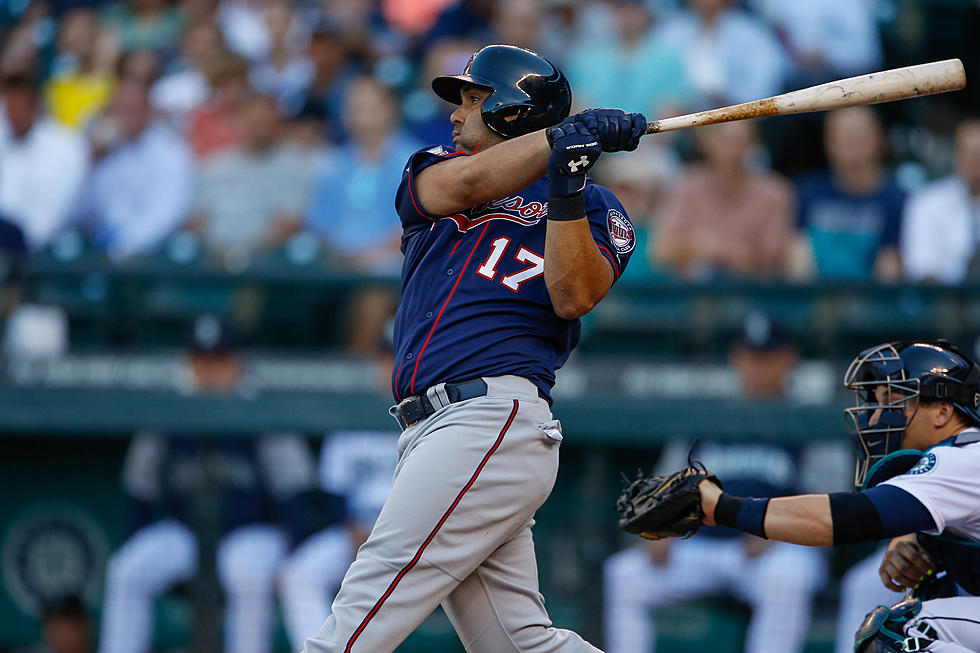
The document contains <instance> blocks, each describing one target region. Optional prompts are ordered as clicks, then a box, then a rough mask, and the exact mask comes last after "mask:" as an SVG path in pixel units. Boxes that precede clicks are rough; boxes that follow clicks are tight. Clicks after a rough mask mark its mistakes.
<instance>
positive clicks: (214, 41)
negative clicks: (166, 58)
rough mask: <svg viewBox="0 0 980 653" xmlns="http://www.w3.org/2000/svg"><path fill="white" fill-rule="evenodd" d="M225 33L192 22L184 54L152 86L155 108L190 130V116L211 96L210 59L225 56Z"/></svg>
mask: <svg viewBox="0 0 980 653" xmlns="http://www.w3.org/2000/svg"><path fill="white" fill-rule="evenodd" d="M221 47H222V45H221V32H219V31H218V28H217V27H215V26H214V24H213V23H209V22H204V23H191V24H190V25H188V26H187V30H186V31H185V32H184V35H183V38H181V41H180V56H179V57H178V58H176V59H175V60H174V61H173V62H172V63H171V65H170V66H168V67H167V69H166V70H165V71H164V74H163V75H162V76H161V77H160V79H158V80H157V81H156V82H154V84H153V87H152V88H151V89H150V101H151V102H152V104H153V108H154V109H156V110H157V111H159V112H161V113H162V114H164V115H166V116H167V117H169V118H170V120H171V122H172V123H173V125H174V126H176V127H177V128H179V129H181V130H184V129H186V127H187V125H186V120H187V116H188V115H189V114H190V113H191V111H193V110H194V109H196V108H197V107H199V106H201V105H202V104H204V103H205V102H206V101H207V100H208V97H209V96H210V95H211V85H210V83H209V81H208V76H207V74H206V70H207V65H208V62H209V61H212V60H214V59H215V58H216V57H219V56H220V55H221V52H222V50H221Z"/></svg>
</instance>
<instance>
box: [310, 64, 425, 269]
mask: <svg viewBox="0 0 980 653" xmlns="http://www.w3.org/2000/svg"><path fill="white" fill-rule="evenodd" d="M346 99H347V102H346V104H345V111H344V124H345V128H346V131H347V132H348V133H349V134H350V140H349V141H348V142H347V143H345V144H343V145H341V146H339V147H338V148H337V149H336V150H335V151H334V152H333V153H332V155H331V156H330V157H329V158H328V160H327V164H326V165H325V166H324V167H323V168H322V169H321V170H320V171H319V173H318V174H317V176H316V181H315V184H314V192H313V195H312V199H311V201H310V205H309V210H308V211H307V214H306V225H307V227H309V228H310V229H312V230H314V231H315V232H316V233H317V234H319V235H320V236H321V237H322V238H323V239H324V241H325V242H326V244H327V246H328V247H329V248H330V250H331V252H333V253H334V254H335V255H337V256H338V257H340V258H341V260H342V261H343V265H344V267H345V268H348V269H350V270H351V271H355V272H369V273H386V274H397V273H398V270H399V268H400V266H401V252H400V251H399V246H400V241H401V226H400V224H399V223H398V220H397V216H395V214H394V212H393V210H392V207H391V198H392V197H393V196H394V192H395V190H396V189H397V188H398V184H399V183H400V181H401V176H402V164H401V163H400V161H402V160H407V159H408V157H409V156H410V155H411V154H412V152H414V151H416V150H418V149H419V148H421V147H422V145H423V144H422V143H420V142H419V141H417V140H415V139H414V138H412V137H411V136H409V135H408V134H406V133H405V132H404V131H402V130H401V129H399V127H398V125H399V124H400V120H399V109H398V99H397V97H396V96H395V94H394V93H393V92H392V91H391V90H390V89H388V88H387V87H386V86H385V85H384V84H382V83H381V82H379V81H377V80H376V79H374V78H372V77H359V78H357V79H356V80H355V81H354V82H353V83H352V84H351V87H350V91H349V93H348V94H347V98H346Z"/></svg>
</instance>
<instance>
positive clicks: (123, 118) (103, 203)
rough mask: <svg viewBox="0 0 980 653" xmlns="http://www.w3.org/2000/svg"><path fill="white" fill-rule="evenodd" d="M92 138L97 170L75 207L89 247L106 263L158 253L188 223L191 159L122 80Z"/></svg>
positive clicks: (143, 94) (143, 97) (138, 88)
mask: <svg viewBox="0 0 980 653" xmlns="http://www.w3.org/2000/svg"><path fill="white" fill-rule="evenodd" d="M90 138H91V142H92V150H93V152H94V153H95V158H96V163H95V165H94V166H93V168H92V172H91V175H90V177H89V179H88V181H87V183H86V185H85V191H84V192H83V194H82V198H81V201H80V205H79V213H80V217H81V219H82V222H83V223H86V224H87V225H88V227H89V229H90V230H91V233H92V240H93V243H94V244H95V246H96V247H97V248H99V249H100V250H102V251H104V252H106V254H108V256H109V257H110V258H112V259H116V260H119V259H124V258H127V257H129V256H134V255H138V254H146V253H149V252H152V251H154V250H155V249H157V248H158V247H159V246H160V245H161V244H162V243H163V241H164V240H165V239H166V238H167V237H168V236H169V235H170V234H172V233H173V232H175V231H177V229H179V228H180V226H181V225H182V224H183V223H184V221H185V220H186V219H187V214H188V211H189V210H190V204H191V199H192V197H193V192H194V155H193V153H192V152H191V150H190V148H189V147H188V146H187V144H186V143H185V142H184V141H183V139H182V138H181V137H180V136H179V134H178V133H177V132H176V131H175V130H174V129H173V128H172V127H171V126H170V125H169V124H168V123H167V122H166V121H165V120H163V119H159V118H155V117H154V115H153V109H152V107H151V106H150V99H149V92H148V89H147V87H146V86H145V85H143V84H140V83H138V82H129V81H124V82H121V83H120V84H119V88H118V89H117V90H116V93H115V96H114V97H113V99H112V102H111V104H110V105H109V107H108V109H107V110H106V111H105V113H104V114H103V115H102V116H100V117H99V118H98V119H96V122H95V124H94V125H93V127H92V130H91V133H90Z"/></svg>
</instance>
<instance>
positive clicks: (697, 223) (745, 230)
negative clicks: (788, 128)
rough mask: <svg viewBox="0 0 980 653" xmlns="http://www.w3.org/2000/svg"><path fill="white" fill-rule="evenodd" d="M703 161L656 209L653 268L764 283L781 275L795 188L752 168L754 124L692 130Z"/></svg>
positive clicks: (693, 276)
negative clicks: (664, 202) (765, 278)
mask: <svg viewBox="0 0 980 653" xmlns="http://www.w3.org/2000/svg"><path fill="white" fill-rule="evenodd" d="M697 142H698V145H699V147H700V149H701V152H702V153H703V155H704V163H702V164H700V165H694V166H692V167H691V168H689V169H688V170H687V172H685V173H684V175H683V176H682V178H681V180H680V182H679V183H678V184H677V186H676V187H675V188H674V189H673V190H672V192H671V193H670V195H669V196H668V197H667V200H666V205H665V206H664V208H663V210H662V211H661V212H660V225H659V237H658V239H657V244H656V248H655V254H656V261H657V263H659V264H661V265H664V266H667V267H669V268H670V269H671V270H672V271H673V272H674V274H675V275H677V276H678V277H681V278H684V279H705V278H711V277H717V276H722V277H724V276H730V277H749V278H764V277H772V276H774V275H777V274H781V273H783V271H784V270H785V267H786V260H787V256H788V254H789V249H790V244H791V242H792V224H793V211H794V197H793V189H792V186H791V185H790V184H789V182H788V181H786V180H785V179H783V178H782V177H780V176H778V175H776V174H774V173H771V172H767V171H761V170H757V169H755V168H754V167H753V166H752V164H751V163H750V162H749V157H750V154H751V153H752V152H753V150H754V149H755V148H757V147H758V141H757V137H756V132H755V126H754V124H753V123H751V122H749V121H739V122H730V123H725V124H721V125H711V126H708V127H701V128H699V129H698V134H697Z"/></svg>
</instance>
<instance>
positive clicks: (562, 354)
mask: <svg viewBox="0 0 980 653" xmlns="http://www.w3.org/2000/svg"><path fill="white" fill-rule="evenodd" d="M432 87H433V90H434V91H435V92H436V94H437V95H439V96H440V97H442V98H444V99H446V100H448V101H449V102H452V103H454V104H457V105H459V106H458V107H457V109H456V110H455V111H453V113H452V115H451V116H450V120H451V122H452V124H453V143H454V144H455V146H456V150H455V151H448V150H446V149H445V148H443V147H433V148H431V149H428V150H422V151H420V152H418V153H416V154H414V155H413V156H412V157H411V158H410V159H409V161H408V164H407V166H406V167H405V172H404V176H403V179H402V184H401V186H400V187H399V189H398V192H397V194H396V198H395V205H396V209H397V211H398V215H399V217H400V218H401V222H402V227H403V236H402V252H403V253H404V255H405V262H404V267H403V270H402V291H401V302H400V304H399V307H398V313H397V315H396V318H395V333H394V345H395V347H394V350H395V358H394V369H393V375H392V389H393V392H394V396H395V400H396V401H397V402H398V403H397V405H395V406H394V407H392V409H391V414H392V416H394V417H395V419H396V420H397V421H398V423H399V424H400V425H401V427H402V429H403V431H402V433H401V436H400V438H399V441H398V455H399V459H398V464H397V467H396V469H395V476H394V483H393V485H392V489H391V494H390V495H389V497H388V500H387V502H386V503H385V506H384V508H383V509H382V510H381V514H380V516H379V517H378V521H377V523H376V524H375V526H374V529H373V530H372V531H371V535H370V536H369V537H368V539H367V541H366V542H365V543H364V545H363V546H361V548H360V549H359V550H358V552H357V558H356V559H355V561H354V563H353V564H352V565H351V567H350V570H349V571H348V572H347V575H346V577H345V578H344V582H343V584H342V585H341V588H340V591H339V592H338V594H337V597H336V598H335V599H334V602H333V606H332V614H331V615H330V617H329V618H328V619H327V620H326V622H325V623H324V625H323V627H322V628H321V629H320V632H319V633H318V634H316V635H315V636H313V637H311V638H310V639H308V640H307V641H306V643H305V649H304V650H305V651H306V652H307V653H326V652H328V651H329V652H338V653H339V652H346V653H350V652H351V651H354V652H370V653H382V652H384V651H392V650H394V649H395V648H396V647H397V646H398V644H399V643H400V642H401V641H402V640H404V639H405V637H406V636H407V635H408V634H409V633H411V632H412V630H413V629H414V628H415V627H416V626H417V625H418V624H420V623H421V622H422V620H423V619H424V618H425V617H426V616H427V615H428V614H429V613H430V612H431V611H432V610H433V609H434V608H435V607H436V606H438V605H440V604H442V606H443V608H444V609H445V611H446V614H447V615H448V616H449V619H450V620H451V621H452V623H453V626H454V627H455V629H456V632H457V633H458V634H459V637H460V639H461V640H462V642H463V645H464V646H465V647H466V649H467V650H468V651H472V652H480V653H482V652H486V653H500V652H502V651H535V652H538V653H545V652H551V651H556V652H557V651H561V652H572V651H595V650H596V649H595V648H594V647H593V646H591V645H589V644H588V643H586V642H585V641H584V640H583V639H582V638H581V637H579V636H578V635H576V634H575V633H572V632H569V631H567V630H560V629H557V628H553V627H552V625H551V621H550V620H549V619H548V614H547V612H546V610H545V608H544V601H543V599H542V597H541V595H540V594H539V593H538V582H537V569H536V562H535V557H534V545H533V542H532V538H531V526H532V525H533V523H534V513H535V511H536V510H537V509H538V507H540V506H541V504H542V503H543V502H544V500H545V499H546V498H547V496H548V494H549V493H550V492H551V488H552V486H553V485H554V481H555V476H556V474H557V469H558V449H559V446H560V443H561V440H562V431H561V425H560V424H559V422H558V421H557V420H555V419H554V418H553V417H552V415H551V410H550V403H551V399H550V392H551V387H552V384H553V383H554V380H555V370H556V369H557V368H559V367H561V366H562V364H564V362H565V361H566V359H567V358H568V355H569V353H570V352H571V350H572V348H573V347H574V346H575V344H576V343H577V342H578V339H579V321H578V318H579V317H580V316H582V315H584V314H585V313H587V312H589V311H590V310H591V309H592V307H594V306H595V305H596V304H597V303H598V302H599V301H600V300H601V299H602V298H603V296H604V295H605V294H606V292H607V291H608V290H609V288H610V287H611V286H612V284H613V282H614V281H615V280H616V279H617V278H618V277H619V275H620V274H621V273H622V271H623V268H624V266H625V265H626V264H627V262H628V260H629V257H630V254H631V252H632V250H633V248H634V245H635V236H634V232H633V227H632V225H631V224H630V222H629V219H628V217H627V216H626V212H625V211H624V209H623V207H622V205H621V204H620V203H619V201H618V200H617V199H616V198H615V197H614V196H613V195H612V193H610V192H609V191H608V190H606V189H605V188H602V187H600V186H597V185H594V184H592V183H591V182H590V180H589V179H588V178H587V177H586V172H587V171H588V170H589V168H590V167H591V166H592V165H593V164H594V163H595V162H596V160H597V159H598V158H599V155H600V153H601V152H603V151H606V152H612V151H619V150H632V149H635V148H636V146H637V144H638V142H639V138H640V136H641V135H642V133H643V132H644V131H645V129H646V120H645V118H644V117H643V116H642V115H640V114H625V113H623V112H622V111H619V110H593V111H586V112H583V113H580V114H577V115H575V116H572V117H567V116H568V112H569V108H570V106H571V91H570V89H569V85H568V82H567V80H566V79H565V76H564V75H563V74H562V73H561V71H559V70H558V69H557V68H556V67H555V66H554V65H553V64H551V63H550V62H549V61H547V60H545V59H543V58H542V57H540V56H538V55H536V54H534V53H533V52H530V51H528V50H524V49H521V48H516V47H512V46H505V45H491V46H488V47H486V48H483V49H482V50H480V51H479V52H477V53H475V54H474V55H473V56H472V57H471V59H470V61H469V63H468V64H467V65H466V68H465V69H464V71H463V73H462V74H460V75H453V76H444V77H437V78H436V79H435V80H433V82H432ZM559 123H560V124H559Z"/></svg>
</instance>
